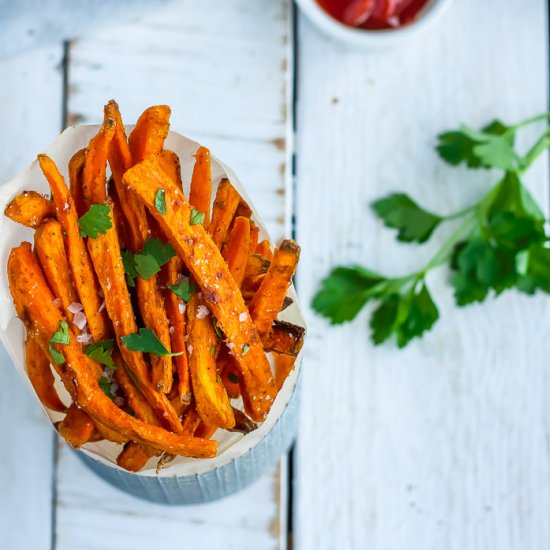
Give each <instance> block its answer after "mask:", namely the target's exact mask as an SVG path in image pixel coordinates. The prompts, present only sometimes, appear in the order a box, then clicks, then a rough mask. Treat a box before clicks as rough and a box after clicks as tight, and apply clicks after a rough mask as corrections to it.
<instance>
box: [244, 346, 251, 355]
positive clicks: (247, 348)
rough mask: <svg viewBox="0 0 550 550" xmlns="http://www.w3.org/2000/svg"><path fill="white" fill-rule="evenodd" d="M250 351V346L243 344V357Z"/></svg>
mask: <svg viewBox="0 0 550 550" xmlns="http://www.w3.org/2000/svg"><path fill="white" fill-rule="evenodd" d="M249 349H250V346H249V345H248V344H243V351H242V353H243V355H246V354H247V353H248V350H249Z"/></svg>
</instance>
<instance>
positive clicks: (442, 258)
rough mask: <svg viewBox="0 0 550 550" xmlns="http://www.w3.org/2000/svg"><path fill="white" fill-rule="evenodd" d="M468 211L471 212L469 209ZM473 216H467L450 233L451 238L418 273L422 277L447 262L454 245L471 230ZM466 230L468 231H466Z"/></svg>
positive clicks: (474, 219)
mask: <svg viewBox="0 0 550 550" xmlns="http://www.w3.org/2000/svg"><path fill="white" fill-rule="evenodd" d="M470 210H473V208H471V209H470ZM475 221H476V218H475V216H469V217H468V218H466V219H465V220H464V221H463V222H462V223H461V224H460V225H459V226H458V227H457V228H456V229H455V230H454V231H453V232H452V233H451V236H450V237H449V238H448V239H447V240H446V241H445V242H444V243H443V245H442V246H441V248H440V249H439V250H438V251H437V252H436V254H435V255H434V256H433V257H432V259H431V260H430V261H429V262H428V263H427V264H426V265H425V266H424V269H423V270H422V271H421V272H420V273H422V274H423V275H424V274H426V273H427V272H428V271H430V270H431V269H433V268H434V267H437V266H438V265H441V264H443V263H445V262H446V261H448V260H449V258H450V256H451V253H452V250H453V248H454V247H455V245H456V243H457V242H458V241H459V240H461V239H462V238H463V237H464V235H465V234H466V233H468V232H469V231H470V230H471V225H472V222H475ZM466 230H468V231H466Z"/></svg>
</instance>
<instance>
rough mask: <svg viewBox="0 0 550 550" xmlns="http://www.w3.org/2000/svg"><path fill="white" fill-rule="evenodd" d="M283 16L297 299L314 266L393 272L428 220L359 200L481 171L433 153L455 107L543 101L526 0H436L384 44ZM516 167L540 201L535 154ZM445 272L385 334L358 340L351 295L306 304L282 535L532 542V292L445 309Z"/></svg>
mask: <svg viewBox="0 0 550 550" xmlns="http://www.w3.org/2000/svg"><path fill="white" fill-rule="evenodd" d="M299 29H300V34H299V36H300V56H299V58H300V65H299V71H298V74H299V109H298V136H297V159H298V161H297V178H298V180H297V204H298V215H297V220H298V221H297V233H298V235H297V237H298V240H299V241H300V243H301V245H302V249H303V255H302V261H301V267H300V270H299V278H298V283H299V285H298V286H299V289H300V291H301V295H302V301H303V303H307V302H308V301H310V300H311V298H312V296H313V294H314V292H315V291H316V289H317V286H318V282H319V280H320V279H321V278H322V277H324V276H325V275H326V274H327V273H328V271H329V269H330V268H331V267H332V266H333V265H336V264H339V263H352V262H361V263H364V264H365V265H367V266H370V267H372V268H374V269H376V270H380V271H382V272H384V273H388V274H395V275H397V274H403V273H407V272H409V270H412V269H414V268H418V266H419V265H422V262H423V261H424V260H425V259H427V258H429V257H430V256H431V255H432V254H433V253H434V251H435V248H436V247H437V246H438V245H440V244H441V243H442V241H443V240H444V238H445V231H440V232H438V233H437V234H436V235H435V238H434V241H435V242H434V243H432V244H427V245H424V246H421V247H419V246H410V245H401V246H400V245H398V244H397V243H396V242H395V240H394V233H393V232H391V231H388V230H387V229H384V228H383V227H382V224H381V223H380V222H379V221H377V220H375V218H374V216H373V215H372V213H371V212H370V211H369V208H368V205H369V203H370V202H371V201H373V200H374V199H375V198H378V197H380V196H382V195H384V194H387V193H389V192H391V191H397V190H405V191H408V192H410V193H411V194H412V195H413V196H414V197H416V198H417V199H418V200H419V201H420V203H421V204H423V205H425V206H426V207H428V208H433V209H434V210H436V211H441V210H443V211H445V212H454V211H457V210H459V209H460V208H461V207H463V206H466V205H468V204H471V203H472V202H473V201H474V200H477V199H478V198H479V197H480V193H481V190H482V189H484V188H486V187H487V185H488V182H493V181H494V175H493V174H491V173H481V174H475V173H470V172H468V171H466V170H457V169H451V168H449V167H447V166H445V165H444V164H443V163H442V162H441V161H439V160H438V159H437V157H436V155H435V153H434V152H433V144H434V138H435V136H436V134H437V133H439V132H440V131H442V130H445V129H448V128H454V127H456V126H457V125H458V124H460V123H461V122H467V123H469V124H472V125H474V127H475V126H476V125H481V124H483V123H485V122H488V121H489V120H490V119H492V118H494V117H495V116H498V117H500V118H503V119H504V120H509V121H511V122H514V121H517V120H521V119H522V118H524V117H526V116H529V115H533V114H536V113H539V112H544V111H545V110H546V109H547V101H548V95H547V94H548V87H547V80H548V64H547V47H548V43H547V38H548V37H547V27H546V4H545V2H543V1H542V0H534V1H532V2H528V3H526V2H523V3H517V4H516V3H506V5H505V6H503V5H502V3H499V2H497V1H496V0H491V1H486V2H476V1H475V0H464V1H461V2H454V3H453V5H452V7H451V9H450V10H449V11H448V13H447V14H446V15H445V17H444V18H443V19H442V20H441V22H440V24H439V25H438V26H436V27H434V28H433V29H432V30H431V31H430V32H429V33H428V34H426V35H424V36H423V37H422V38H421V39H420V40H418V41H416V42H410V43H407V44H404V45H403V46H402V47H397V48H395V49H394V50H392V51H383V52H382V51H381V52H368V53H367V52H352V51H348V50H345V49H344V48H341V47H339V46H337V45H335V44H334V43H331V42H329V41H327V40H326V39H325V38H323V37H321V36H320V35H319V34H318V32H317V31H316V30H314V29H313V28H312V27H311V26H310V24H309V23H307V22H306V21H305V20H303V19H300V21H299ZM540 130H541V127H539V128H537V131H540ZM529 182H530V185H531V188H532V190H533V192H534V194H535V196H536V198H537V199H539V200H540V201H541V204H542V205H546V204H547V199H548V189H547V188H548V166H547V161H546V159H542V160H540V161H539V162H538V164H537V165H536V166H535V167H534V168H533V170H532V171H531V173H530V174H529ZM313 213H315V215H313ZM443 271H444V270H443ZM446 278H447V273H445V272H439V273H437V274H434V276H433V277H430V279H429V286H430V288H431V289H432V290H433V294H434V295H435V296H436V298H437V300H438V303H439V305H440V310H441V317H442V318H441V321H440V322H439V323H438V324H437V326H436V327H434V330H433V331H432V332H431V333H430V334H428V335H427V336H426V337H425V338H424V339H423V340H422V341H419V342H416V343H414V344H413V345H411V346H409V347H408V348H406V349H405V350H403V351H398V350H397V349H396V348H395V347H394V346H393V345H383V346H380V347H378V348H374V347H373V346H372V345H371V344H370V343H369V341H368V327H367V316H366V314H363V315H361V316H360V318H359V319H357V320H356V321H355V322H354V323H353V324H351V325H346V326H343V327H339V328H329V327H328V326H327V324H326V323H325V321H324V320H322V319H319V318H317V317H315V316H313V314H312V313H311V312H308V315H307V316H308V326H309V341H308V345H307V350H306V355H305V360H304V367H305V368H304V375H305V376H304V381H303V382H304V384H303V406H302V415H301V425H300V437H299V444H298V449H297V472H298V477H297V495H298V496H297V503H296V508H297V519H296V526H297V534H296V537H297V538H296V541H297V545H296V547H297V548H298V549H299V550H313V549H315V550H324V549H333V548H346V549H360V548H361V549H363V548H369V550H388V549H392V550H402V549H403V550H404V549H407V550H416V549H419V550H420V549H427V548H438V549H439V548H445V549H447V550H455V549H456V550H461V549H464V548H467V549H469V550H487V549H499V550H512V549H513V550H523V549H526V548H546V547H547V546H548V541H549V540H550V523H549V522H548V515H549V513H550V479H549V477H548V466H549V462H548V461H549V458H548V431H549V429H550V409H549V408H548V391H549V385H548V333H549V330H550V321H549V320H548V319H549V318H550V317H549V315H550V301H549V300H548V298H547V297H543V296H537V297H536V298H530V297H527V296H524V295H519V294H518V293H516V292H509V293H507V294H505V295H503V296H502V297H500V298H498V299H496V300H488V302H487V303H484V304H483V305H478V306H470V307H468V308H464V309H461V310H457V309H456V307H455V306H454V305H453V299H452V291H451V289H450V288H449V286H448V283H447V281H446ZM320 404H322V406H321V405H320ZM320 457H321V458H320Z"/></svg>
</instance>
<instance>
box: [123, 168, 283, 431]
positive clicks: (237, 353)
mask: <svg viewBox="0 0 550 550" xmlns="http://www.w3.org/2000/svg"><path fill="white" fill-rule="evenodd" d="M123 181H124V183H125V184H126V185H128V186H129V187H130V188H131V189H132V190H133V191H134V192H135V193H136V195H137V196H139V198H140V199H141V200H142V201H143V203H144V204H145V206H146V207H147V208H148V210H149V212H150V213H151V214H152V215H153V216H154V217H155V219H156V220H157V222H158V223H159V225H160V227H161V228H162V230H163V231H164V233H165V235H166V236H167V237H168V239H169V240H170V242H171V243H172V245H173V246H174V247H175V249H176V251H177V252H178V254H179V256H180V257H181V258H182V259H183V261H184V262H185V264H186V265H187V268H188V269H189V271H190V273H191V275H192V276H193V277H194V279H195V280H196V282H197V283H198V285H199V286H200V287H201V289H202V293H203V296H204V298H205V300H206V302H207V305H208V307H209V309H210V311H211V312H212V314H213V315H214V316H215V317H216V319H217V323H218V325H219V326H220V328H221V330H222V331H223V333H224V334H225V337H226V340H227V342H228V343H229V344H230V345H231V347H232V354H233V356H234V357H235V358H236V360H237V362H238V364H239V369H240V371H241V374H242V379H243V386H241V387H244V388H245V392H243V398H244V402H245V407H246V411H247V413H248V414H249V416H251V418H252V419H253V420H255V421H261V420H263V419H264V418H265V416H266V415H267V413H268V412H269V409H270V408H271V405H272V403H273V399H274V398H275V395H276V388H275V383H274V380H273V375H272V373H271V367H270V365H269V361H268V360H267V357H266V356H265V353H264V350H263V347H262V343H261V340H260V337H259V336H258V333H257V331H256V327H255V326H254V324H253V322H252V319H251V318H250V315H249V313H248V308H247V307H246V305H245V303H244V300H243V298H242V296H241V293H240V291H239V288H238V286H237V285H236V284H235V281H234V280H233V277H232V276H231V274H230V273H229V270H228V268H227V264H226V263H225V260H224V259H223V257H222V255H221V253H220V251H219V249H218V247H217V246H216V244H215V242H214V241H213V240H212V238H211V237H210V236H209V235H208V233H207V232H206V231H205V229H204V227H203V226H202V224H193V223H192V222H191V211H192V209H193V207H192V206H191V205H190V204H189V202H188V201H187V200H186V199H185V197H184V195H183V193H182V192H181V191H180V190H179V189H178V187H177V185H176V184H175V183H174V182H172V181H171V180H170V179H169V178H168V176H166V174H165V173H164V172H163V171H162V169H161V168H160V166H159V164H158V161H157V160H156V159H154V158H151V159H149V160H146V161H144V162H142V163H140V164H138V165H136V166H134V167H132V168H130V170H128V171H127V172H126V173H125V174H124V177H123ZM160 190H162V191H164V194H165V200H164V201H163V206H164V207H165V212H166V213H163V212H164V208H163V209H162V210H163V212H159V211H158V210H157V209H156V203H157V201H155V197H158V196H159V193H160V194H162V192H161V191H160ZM211 227H212V226H211Z"/></svg>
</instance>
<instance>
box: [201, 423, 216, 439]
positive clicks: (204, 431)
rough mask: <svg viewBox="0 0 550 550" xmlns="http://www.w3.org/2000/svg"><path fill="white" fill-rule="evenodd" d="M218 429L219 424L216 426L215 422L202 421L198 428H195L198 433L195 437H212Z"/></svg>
mask: <svg viewBox="0 0 550 550" xmlns="http://www.w3.org/2000/svg"><path fill="white" fill-rule="evenodd" d="M217 429H218V426H216V425H215V424H206V422H203V421H201V423H200V424H199V425H198V426H197V429H196V430H195V434H197V435H195V437H202V438H204V439H210V438H211V437H212V436H213V435H214V433H216V430H217ZM199 434H200V435H199Z"/></svg>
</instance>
